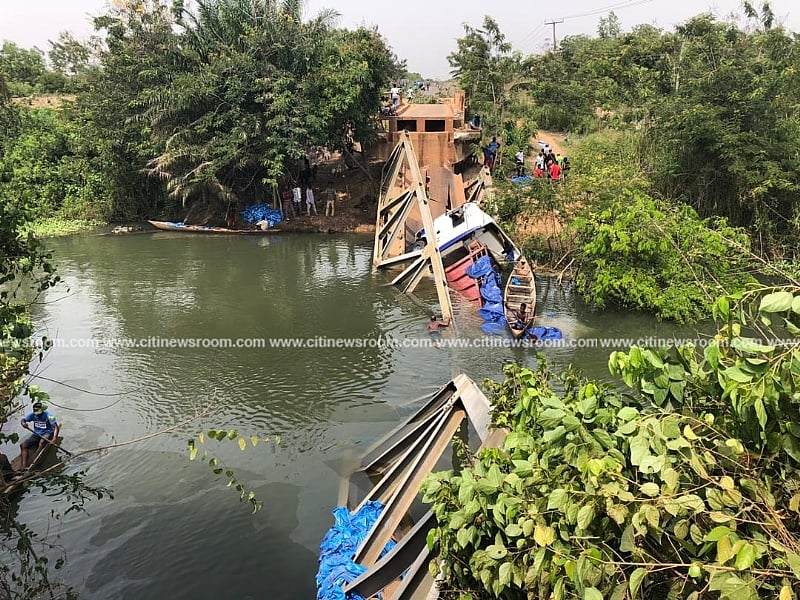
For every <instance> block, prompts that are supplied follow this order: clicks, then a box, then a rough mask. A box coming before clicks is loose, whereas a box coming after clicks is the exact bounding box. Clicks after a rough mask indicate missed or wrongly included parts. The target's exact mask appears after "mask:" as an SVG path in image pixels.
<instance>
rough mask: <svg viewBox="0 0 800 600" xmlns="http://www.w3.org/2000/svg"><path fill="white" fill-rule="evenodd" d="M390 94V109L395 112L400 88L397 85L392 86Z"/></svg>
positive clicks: (398, 102) (398, 101)
mask: <svg viewBox="0 0 800 600" xmlns="http://www.w3.org/2000/svg"><path fill="white" fill-rule="evenodd" d="M391 94H392V108H394V109H395V110H397V107H398V106H400V86H399V85H397V84H396V83H395V84H394V87H393V88H392V90H391Z"/></svg>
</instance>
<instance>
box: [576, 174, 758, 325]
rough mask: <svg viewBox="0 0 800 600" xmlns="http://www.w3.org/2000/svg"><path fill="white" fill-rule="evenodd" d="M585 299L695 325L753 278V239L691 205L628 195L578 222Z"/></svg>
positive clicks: (637, 192)
mask: <svg viewBox="0 0 800 600" xmlns="http://www.w3.org/2000/svg"><path fill="white" fill-rule="evenodd" d="M572 230H573V231H574V233H575V237H576V243H577V245H578V262H579V264H580V272H579V273H578V276H577V279H576V284H577V287H578V290H579V291H580V292H581V293H582V294H583V296H584V298H585V299H586V301H587V302H590V303H592V304H595V305H597V306H601V307H602V306H605V305H607V304H611V305H615V306H619V307H621V308H628V309H639V310H645V311H649V312H653V313H654V314H655V315H656V316H657V317H658V318H660V319H673V320H675V321H678V322H679V323H686V322H694V321H697V320H700V319H703V318H707V317H709V316H710V315H711V307H712V305H713V302H714V299H715V298H717V297H718V296H719V295H721V294H728V293H735V292H738V291H741V290H743V289H744V287H745V286H746V285H747V284H748V283H752V282H753V281H754V279H753V277H752V275H751V274H750V272H749V257H748V248H749V241H748V238H747V235H746V234H745V233H744V232H743V231H742V230H740V229H736V228H733V227H729V226H728V225H727V224H726V222H725V221H724V219H706V220H701V219H700V218H699V217H698V216H697V213H696V212H695V211H694V209H692V208H691V207H690V206H687V205H683V204H675V205H670V204H668V203H666V202H659V201H657V200H655V199H653V198H651V197H650V196H649V195H647V194H646V193H645V192H643V191H640V190H626V191H623V192H622V193H621V194H620V195H618V196H617V197H615V198H614V199H612V200H610V201H608V202H600V203H598V204H597V205H594V206H593V207H591V208H590V209H589V210H587V212H586V214H584V215H583V216H580V217H578V218H577V219H576V220H575V221H574V223H573V224H572Z"/></svg>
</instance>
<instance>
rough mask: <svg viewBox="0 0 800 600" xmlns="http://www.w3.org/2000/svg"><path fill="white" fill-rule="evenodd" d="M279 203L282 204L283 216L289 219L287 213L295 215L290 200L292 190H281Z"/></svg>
mask: <svg viewBox="0 0 800 600" xmlns="http://www.w3.org/2000/svg"><path fill="white" fill-rule="evenodd" d="M281 204H282V205H283V218H284V219H286V220H287V221H288V220H289V215H290V214H291V215H292V216H293V217H296V216H297V213H296V212H295V211H294V203H293V202H292V190H289V189H286V190H283V191H282V192H281Z"/></svg>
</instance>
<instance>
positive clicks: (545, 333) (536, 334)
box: [525, 327, 564, 340]
mask: <svg viewBox="0 0 800 600" xmlns="http://www.w3.org/2000/svg"><path fill="white" fill-rule="evenodd" d="M525 337H526V338H529V339H536V340H560V339H563V337H564V335H563V334H562V333H561V330H560V329H559V328H558V327H531V328H530V329H528V331H526V332H525Z"/></svg>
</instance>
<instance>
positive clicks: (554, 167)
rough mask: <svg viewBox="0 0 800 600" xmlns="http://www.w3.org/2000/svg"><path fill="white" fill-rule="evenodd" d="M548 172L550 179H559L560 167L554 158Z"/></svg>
mask: <svg viewBox="0 0 800 600" xmlns="http://www.w3.org/2000/svg"><path fill="white" fill-rule="evenodd" d="M548 173H549V175H550V179H552V180H553V181H558V180H559V179H561V167H559V166H558V163H557V162H556V161H555V160H554V161H553V162H551V163H550V169H549V171H548Z"/></svg>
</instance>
